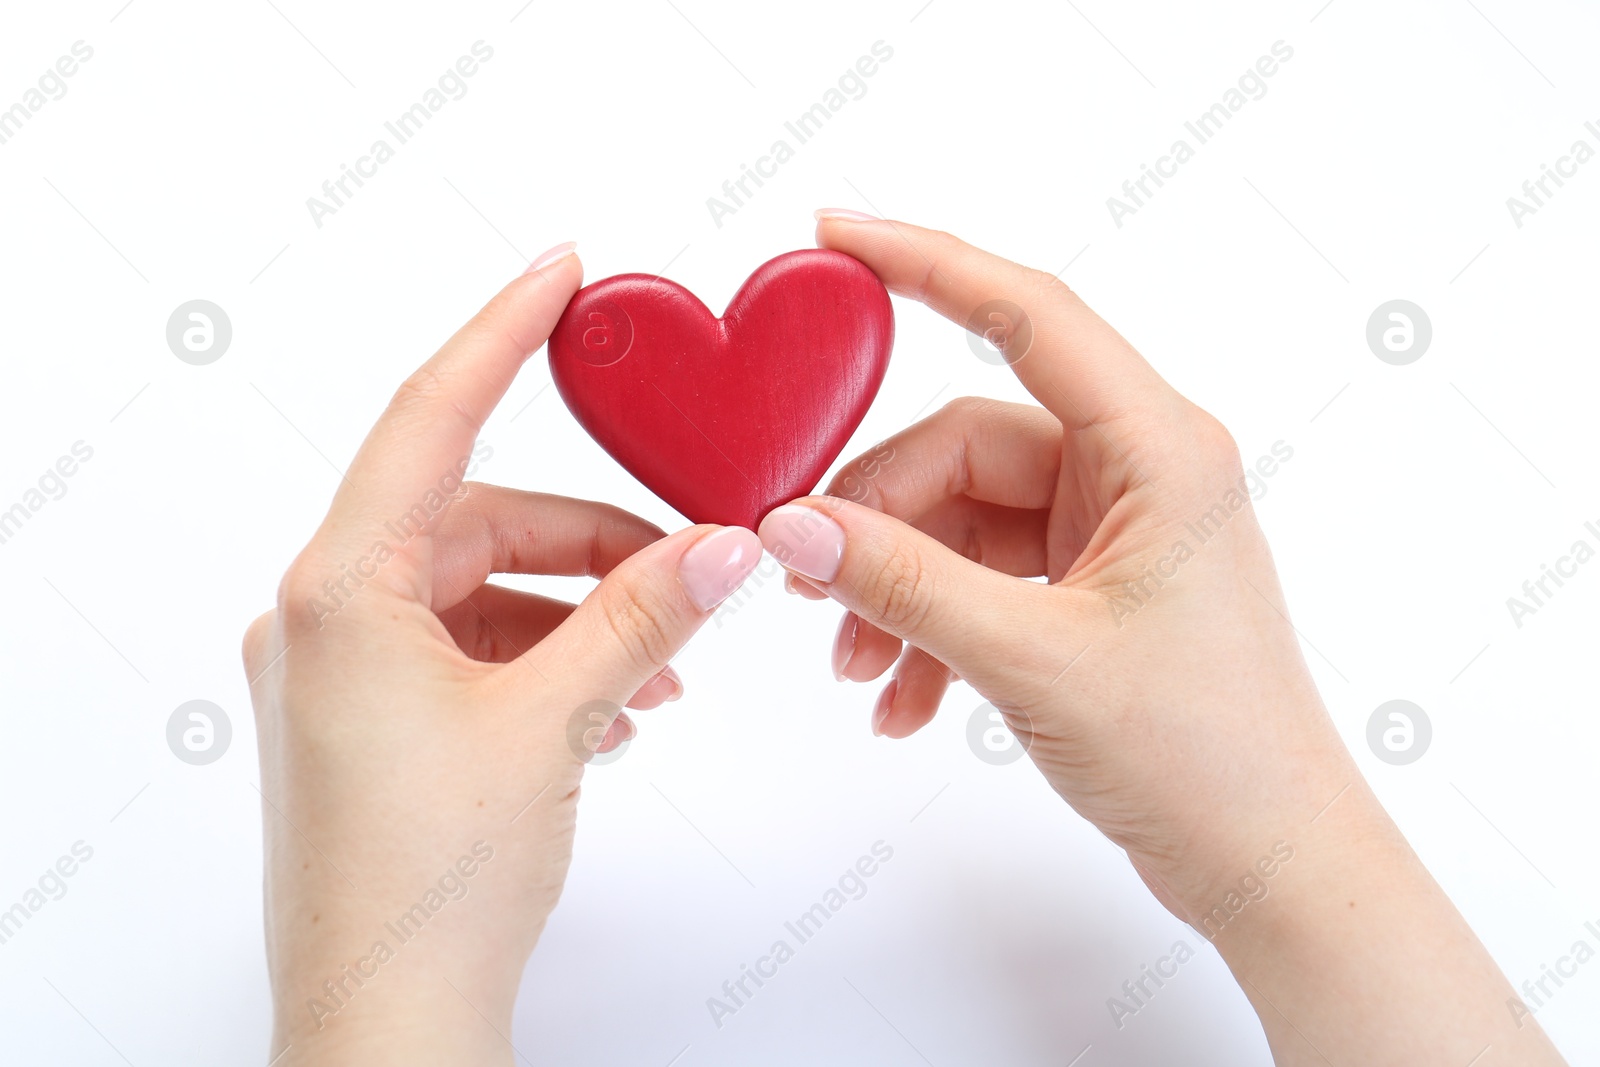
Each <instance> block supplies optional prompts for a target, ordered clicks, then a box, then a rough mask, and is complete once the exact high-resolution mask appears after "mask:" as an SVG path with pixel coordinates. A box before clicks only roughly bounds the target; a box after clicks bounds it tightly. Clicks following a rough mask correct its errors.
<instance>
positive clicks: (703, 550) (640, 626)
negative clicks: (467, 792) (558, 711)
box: [524, 526, 761, 705]
mask: <svg viewBox="0 0 1600 1067" xmlns="http://www.w3.org/2000/svg"><path fill="white" fill-rule="evenodd" d="M760 562H761V540H760V539H759V538H758V537H756V535H755V534H754V533H752V532H750V531H749V530H745V529H741V528H740V527H737V526H693V527H690V528H689V529H687V530H681V531H679V532H678V533H675V534H673V535H672V536H670V537H664V538H662V539H661V540H659V541H657V542H655V543H654V544H652V545H650V546H649V547H647V548H644V549H641V550H640V551H638V552H636V553H634V554H633V555H632V556H630V557H628V558H627V559H626V560H624V561H623V562H622V563H621V564H619V565H618V566H617V567H615V568H614V569H613V570H612V571H611V573H610V574H608V575H607V576H606V577H605V579H604V580H603V581H601V583H600V584H599V585H598V586H596V587H595V588H594V590H593V591H592V592H591V593H590V594H589V595H588V596H587V597H585V598H584V601H583V603H581V604H579V605H578V607H577V608H576V610H574V611H573V613H572V614H571V615H570V616H569V617H568V618H567V620H566V621H565V622H563V623H562V624H561V625H560V626H558V627H556V628H555V630H554V631H552V632H551V633H550V635H549V636H548V637H546V638H545V639H544V640H543V641H541V642H539V644H538V645H536V646H534V647H533V648H532V649H530V650H529V651H528V652H527V653H526V654H525V656H524V658H526V659H527V660H528V661H529V662H530V663H531V664H532V665H533V666H534V667H536V668H537V669H538V670H539V673H540V674H541V675H543V676H545V677H547V678H549V679H551V680H556V679H562V680H564V681H566V682H567V683H568V686H567V688H570V689H571V690H573V691H574V693H575V695H578V696H581V698H582V699H583V700H586V701H588V700H601V701H607V702H609V703H612V704H617V705H621V704H623V703H624V702H625V701H627V700H628V699H629V698H630V697H632V696H633V694H634V693H635V692H637V691H638V689H639V687H640V686H642V685H644V683H645V682H647V681H648V680H650V679H651V678H653V677H655V675H656V674H658V673H660V671H661V669H662V668H663V667H665V666H666V665H667V661H668V660H670V659H671V658H672V657H673V656H675V655H677V654H678V651H679V650H680V649H681V648H683V646H684V645H686V644H687V643H688V642H689V638H691V637H693V636H694V634H695V631H697V630H699V629H700V627H701V625H702V624H703V623H704V622H705V621H706V619H708V618H710V615H711V612H712V610H713V609H715V608H716V607H717V605H719V604H721V603H722V602H723V601H724V600H726V599H727V598H728V597H729V596H730V595H732V593H733V591H734V590H735V589H738V588H739V585H740V583H742V582H743V581H744V580H745V579H746V578H747V577H749V575H750V572H751V571H753V570H755V568H756V565H757V564H758V563H760Z"/></svg>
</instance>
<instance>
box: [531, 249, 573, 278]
mask: <svg viewBox="0 0 1600 1067" xmlns="http://www.w3.org/2000/svg"><path fill="white" fill-rule="evenodd" d="M577 247H578V242H576V241H568V242H567V243H566V244H559V245H556V246H555V247H554V248H552V249H550V251H548V252H546V253H544V254H543V255H540V256H535V257H534V259H533V262H532V263H530V264H528V269H527V270H525V271H523V272H522V273H524V274H532V273H533V272H534V271H536V270H543V269H544V268H546V267H548V266H550V264H552V263H559V262H560V261H561V260H563V259H566V258H567V257H568V256H570V255H572V250H573V249H575V248H577Z"/></svg>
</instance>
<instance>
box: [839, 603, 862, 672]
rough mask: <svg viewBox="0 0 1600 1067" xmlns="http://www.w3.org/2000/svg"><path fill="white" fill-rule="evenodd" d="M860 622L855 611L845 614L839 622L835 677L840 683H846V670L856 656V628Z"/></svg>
mask: <svg viewBox="0 0 1600 1067" xmlns="http://www.w3.org/2000/svg"><path fill="white" fill-rule="evenodd" d="M860 622H861V620H860V619H859V618H858V617H857V616H856V613H855V612H853V611H847V612H845V613H844V618H842V619H840V620H839V632H838V634H837V635H835V636H834V639H833V676H834V678H835V679H837V680H838V681H841V682H842V681H844V669H845V668H846V667H848V666H850V657H851V656H854V655H855V654H856V628H857V626H858V625H859V624H860Z"/></svg>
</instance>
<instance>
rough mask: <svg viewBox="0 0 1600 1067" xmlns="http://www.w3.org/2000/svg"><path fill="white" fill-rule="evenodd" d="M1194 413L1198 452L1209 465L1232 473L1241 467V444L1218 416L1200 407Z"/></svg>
mask: <svg viewBox="0 0 1600 1067" xmlns="http://www.w3.org/2000/svg"><path fill="white" fill-rule="evenodd" d="M1194 411H1195V420H1194V439H1195V446H1196V451H1197V452H1198V453H1199V454H1200V456H1201V458H1202V459H1203V460H1204V461H1205V462H1206V464H1207V465H1209V466H1213V467H1217V468H1220V469H1223V470H1225V471H1228V472H1230V473H1231V472H1232V471H1233V469H1234V468H1236V467H1238V466H1239V443H1238V442H1237V441H1235V440H1234V438H1233V434H1232V433H1230V432H1229V431H1228V428H1227V427H1226V426H1224V425H1223V424H1222V421H1221V420H1220V419H1218V418H1217V417H1216V416H1214V415H1212V414H1211V413H1209V412H1207V411H1205V410H1203V409H1201V408H1199V407H1196V408H1195V409H1194Z"/></svg>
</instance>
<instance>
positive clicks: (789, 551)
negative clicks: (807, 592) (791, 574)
mask: <svg viewBox="0 0 1600 1067" xmlns="http://www.w3.org/2000/svg"><path fill="white" fill-rule="evenodd" d="M761 543H762V544H763V545H765V546H766V549H767V551H768V552H771V553H772V555H773V558H774V559H776V560H777V561H778V562H779V563H781V564H783V565H784V566H785V567H786V568H788V569H789V570H791V571H795V572H796V573H798V574H801V575H803V576H805V577H807V578H810V579H812V580H813V581H818V582H831V581H833V579H834V578H835V577H837V576H838V574H839V562H840V561H841V560H842V559H844V527H842V526H840V525H839V524H838V523H837V522H834V521H833V519H831V518H829V517H828V516H827V515H824V514H823V513H822V512H820V511H818V510H817V509H816V508H808V507H805V506H803V505H800V504H785V505H783V506H782V507H779V508H773V509H772V510H771V511H770V512H768V513H767V517H766V518H764V519H762V520H761Z"/></svg>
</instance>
